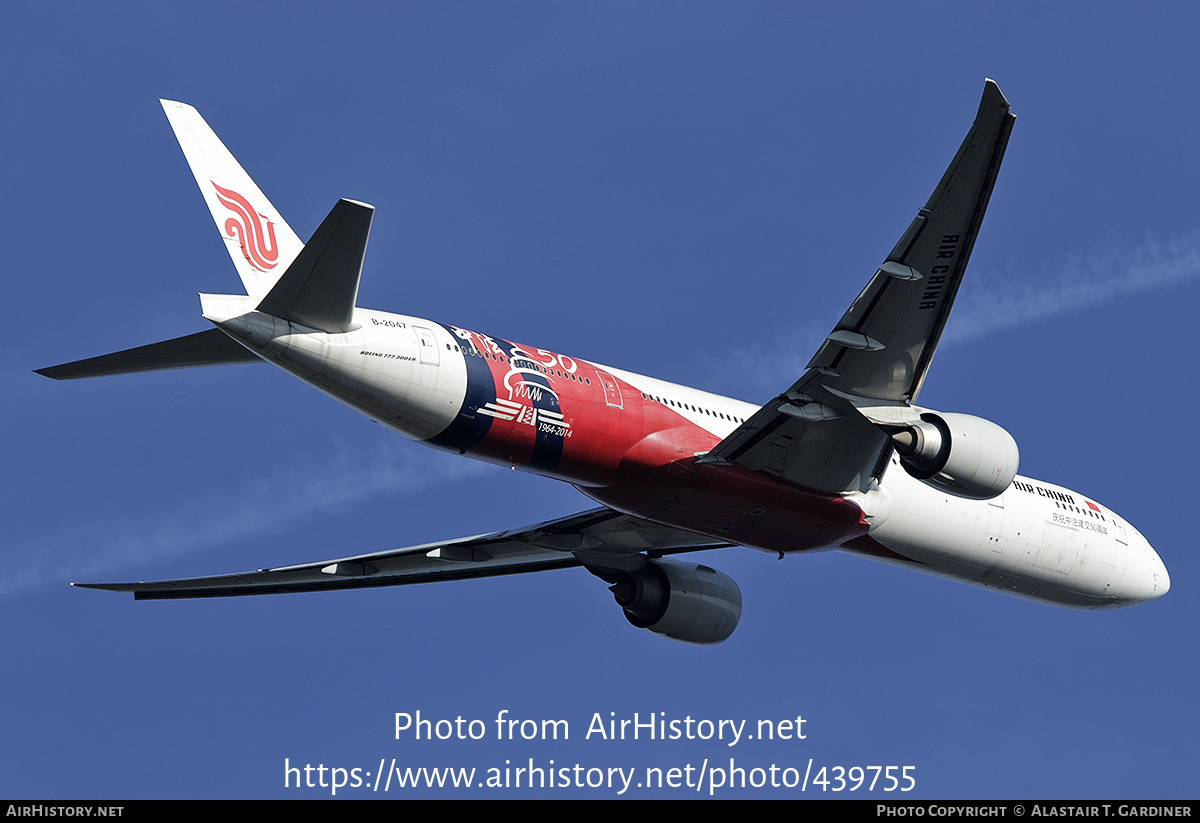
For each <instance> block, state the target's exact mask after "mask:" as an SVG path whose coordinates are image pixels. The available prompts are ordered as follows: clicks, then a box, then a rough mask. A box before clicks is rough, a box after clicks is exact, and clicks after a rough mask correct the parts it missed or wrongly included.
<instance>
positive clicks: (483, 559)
mask: <svg viewBox="0 0 1200 823" xmlns="http://www.w3.org/2000/svg"><path fill="white" fill-rule="evenodd" d="M727 545H729V544H728V543H722V542H719V541H716V540H711V539H708V538H704V537H698V536H697V535H694V534H689V533H687V532H683V531H680V530H678V529H672V528H669V527H666V526H660V525H658V524H656V523H650V522H649V521H646V520H641V519H639V518H636V517H630V516H629V515H625V514H621V513H620V512H616V511H613V510H612V509H607V508H598V509H591V510H589V511H586V512H582V513H580V514H575V515H571V516H569V517H563V518H559V519H557V520H550V521H547V522H545V523H539V524H538V525H536V526H530V527H528V528H525V529H514V530H512V531H507V532H495V533H493V534H485V535H479V536H476V537H464V538H460V539H458V540H448V541H442V542H438V543H427V544H425V545H422V546H410V547H408V548H403V549H395V550H392V551H383V552H376V553H374V554H362V555H356V556H354V557H343V558H340V559H335V560H324V561H321V562H319V563H307V564H304V565H300V566H285V567H280V568H275V569H259V570H257V571H250V572H244V573H242V574H225V575H219V576H215V577H192V578H186V579H181V580H161V581H157V582H153V583H76V584H73V585H76V586H81V587H83V588H89V589H105V590H108V591H117V592H132V593H133V596H134V598H135V599H137V600H163V599H174V598H190V597H232V596H237V595H253V594H283V593H288V592H313V591H332V590H337V589H361V588H374V587H378V586H404V585H408V584H411V583H431V582H435V581H440V580H468V579H471V578H476V577H495V576H498V575H507V574H525V573H528V572H537V571H548V570H552V569H566V568H570V567H572V566H586V567H587V568H589V569H595V570H601V569H626V568H628V567H629V565H630V563H631V561H632V560H633V559H634V558H638V561H637V562H641V561H642V560H644V558H645V556H646V555H649V556H659V555H667V554H678V553H681V552H687V551H698V550H702V549H713V548H721V547H723V546H727ZM643 552H645V553H646V555H643V554H642V553H643Z"/></svg>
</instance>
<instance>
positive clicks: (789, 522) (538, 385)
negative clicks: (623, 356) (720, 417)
mask: <svg viewBox="0 0 1200 823" xmlns="http://www.w3.org/2000/svg"><path fill="white" fill-rule="evenodd" d="M456 332H457V333H458V335H459V337H460V339H463V340H464V341H469V344H474V345H475V347H476V352H475V353H469V354H466V356H468V357H476V356H482V357H484V358H485V359H486V360H487V363H488V366H489V370H490V372H491V375H492V380H493V382H494V384H495V389H496V398H497V400H496V403H495V405H494V407H492V408H488V409H486V410H485V413H487V414H488V416H491V417H493V420H492V423H491V427H490V428H489V430H488V433H487V435H486V436H485V437H484V438H483V440H482V441H481V442H480V443H479V444H478V445H477V446H476V447H474V448H472V449H471V450H470V452H469V453H470V454H471V455H472V456H473V457H476V458H479V459H484V460H488V461H491V462H498V463H503V464H506V465H511V466H514V467H516V468H522V469H528V470H530V471H534V472H537V473H539V474H544V475H546V476H548V477H553V478H556V479H559V480H566V481H567V482H570V483H572V484H574V485H575V486H576V487H578V488H579V489H580V491H582V492H583V493H584V494H586V495H588V496H589V497H591V498H593V499H594V500H596V501H598V502H600V503H603V504H605V505H607V506H611V507H612V508H615V509H618V510H619V511H623V512H625V513H627V514H631V515H634V516H636V517H642V518H645V519H647V520H652V521H654V522H657V523H662V524H664V525H668V526H673V527H675V528H680V529H685V530H687V531H690V532H694V533H696V534H703V535H706V536H710V537H715V538H717V539H721V540H724V541H727V542H730V543H737V544H740V545H743V546H749V547H751V548H757V549H762V550H764V551H770V552H794V551H811V550H816V549H827V548H836V547H837V546H839V545H841V544H842V543H844V542H846V541H847V540H850V539H852V538H855V537H858V536H861V535H863V534H865V533H866V531H867V527H866V525H865V524H864V523H862V511H861V510H860V509H859V508H858V506H856V505H854V504H853V503H851V502H849V501H847V500H845V499H843V498H840V497H836V496H830V495H827V494H819V493H814V492H809V491H806V490H803V489H800V488H797V487H795V486H792V485H790V484H787V483H784V482H781V481H780V480H778V479H777V478H775V477H773V476H770V475H766V474H763V473H760V472H753V471H750V470H748V469H745V468H743V467H740V466H713V465H704V464H700V463H699V462H698V459H697V455H703V454H705V453H707V452H708V451H709V450H710V449H712V448H713V447H714V446H716V445H717V443H719V442H720V440H721V438H720V437H719V436H717V435H715V434H713V433H712V432H710V431H708V430H707V429H705V428H703V427H702V426H699V425H697V424H696V423H694V422H692V421H691V420H689V419H688V418H686V417H684V416H683V415H682V414H680V413H679V412H678V411H676V410H674V409H672V408H670V407H668V406H666V405H664V404H662V403H660V402H658V401H656V400H653V399H651V398H649V397H647V396H645V395H643V394H642V392H641V391H640V390H639V389H637V388H635V387H634V386H632V385H630V384H629V383H627V382H625V381H624V380H621V379H620V378H618V377H616V376H614V375H612V374H611V373H610V372H608V371H607V370H605V369H602V368H600V367H598V366H596V365H595V364H593V363H588V362H586V361H582V360H577V359H574V358H569V357H565V356H563V355H559V354H556V353H554V352H549V351H546V350H544V349H533V348H529V347H525V346H513V348H512V351H504V350H503V349H502V347H501V345H500V344H498V343H497V342H496V341H495V340H493V339H492V338H487V337H483V336H482V335H478V334H475V333H473V332H466V331H465V330H456ZM514 356H515V357H516V358H517V359H518V360H524V359H527V361H528V362H529V363H532V364H534V371H535V373H536V374H537V377H536V378H535V379H533V380H528V381H527V380H524V379H523V378H522V376H521V375H520V374H519V373H517V372H519V370H518V369H515V368H514ZM572 375H573V376H572ZM604 382H608V383H609V386H608V387H607V388H606V387H605V385H604ZM613 384H615V387H616V390H617V394H614V393H613ZM539 390H540V391H549V392H552V393H553V395H554V397H555V398H556V403H552V404H547V403H540V404H539V403H538V402H537V397H536V396H535V395H536V393H537V391H539ZM539 406H540V407H539ZM548 406H549V407H551V408H552V409H553V408H554V407H556V408H557V411H556V412H555V411H551V412H550V413H549V414H547V413H546V411H545V410H546V408H547V407H548ZM476 413H479V412H476ZM557 414H561V423H560V422H558V418H557ZM539 431H541V432H542V434H543V435H547V434H550V435H554V436H560V437H561V438H562V451H561V457H560V458H559V460H558V464H557V465H556V466H554V467H546V466H536V465H531V462H530V458H531V455H532V454H533V452H534V440H535V437H536V436H537V434H538V432H539Z"/></svg>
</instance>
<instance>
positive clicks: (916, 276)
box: [705, 80, 1016, 493]
mask: <svg viewBox="0 0 1200 823" xmlns="http://www.w3.org/2000/svg"><path fill="white" fill-rule="evenodd" d="M1015 119H1016V118H1015V117H1014V116H1013V115H1012V114H1011V113H1010V111H1009V105H1008V101H1007V100H1005V99H1004V95H1003V94H1001V92H1000V89H999V87H998V86H997V85H996V84H995V83H994V82H992V81H991V80H988V81H987V82H986V83H985V85H984V90H983V98H982V100H981V101H980V103H979V111H978V113H977V114H976V116H975V122H974V124H973V125H972V126H971V130H970V131H969V132H968V133H967V137H966V139H965V140H963V143H962V145H961V146H960V147H959V149H958V153H957V154H955V156H954V159H953V160H952V161H951V163H950V166H949V167H948V168H947V169H946V173H945V174H944V175H943V176H942V179H941V182H939V183H938V186H937V188H936V189H934V191H933V194H932V195H931V196H930V198H929V201H928V202H927V203H926V204H925V206H924V208H922V209H920V210H919V211H918V212H917V216H916V218H915V219H914V220H913V221H912V223H911V224H910V225H909V227H908V229H907V230H906V231H905V232H904V234H903V236H902V237H901V238H900V241H899V242H898V243H897V244H896V246H895V248H893V249H892V252H891V254H889V255H888V256H887V259H886V260H885V261H884V262H883V264H882V265H881V266H880V267H879V270H878V271H876V273H875V275H874V276H873V277H872V278H871V280H870V282H868V283H867V286H866V288H864V289H863V290H862V293H861V294H859V296H858V298H857V299H856V300H855V301H854V302H853V303H852V304H851V305H850V308H849V309H847V310H846V313H845V314H844V315H843V316H842V319H841V320H840V321H838V323H837V325H836V326H835V327H834V330H833V331H832V332H831V333H830V334H829V336H828V337H827V338H826V340H825V342H824V343H822V344H821V347H820V348H819V349H818V350H817V353H816V354H815V355H814V356H813V358H812V360H811V361H810V362H809V364H808V371H807V372H806V373H805V374H804V375H803V376H802V377H801V378H800V379H799V380H798V381H797V382H796V383H795V384H794V385H793V386H792V387H791V388H790V389H788V390H787V391H786V392H785V393H784V394H782V395H780V396H778V397H776V398H775V399H774V400H772V401H771V402H769V403H767V404H766V405H765V406H763V407H762V409H760V410H759V411H758V412H757V413H756V414H755V415H754V416H753V417H751V418H750V419H749V420H748V421H747V422H746V423H745V424H743V425H742V426H741V427H740V428H738V429H737V430H736V431H734V432H733V433H732V434H731V435H729V437H727V438H726V439H725V440H723V441H722V442H721V443H720V444H719V445H718V446H717V447H716V448H714V449H713V450H712V451H711V452H709V454H708V456H707V457H706V458H705V459H706V460H708V461H710V462H716V463H737V464H740V465H743V466H746V467H747V468H750V469H752V470H754V471H763V472H767V473H769V474H773V475H776V476H778V477H781V478H783V479H785V480H788V481H790V482H793V483H796V484H798V485H800V486H804V487H806V488H811V489H816V490H819V491H825V492H832V493H837V492H842V491H847V490H855V489H864V488H866V487H867V486H868V485H869V483H870V482H871V479H872V477H874V476H876V475H877V473H878V472H879V471H880V470H881V468H882V464H883V462H884V461H885V460H886V459H887V455H888V454H889V452H890V448H891V445H890V440H889V438H888V436H887V435H886V434H884V433H883V431H882V430H880V429H879V428H878V427H876V426H875V425H873V424H872V423H870V422H869V421H867V420H866V419H865V418H863V417H862V415H860V414H859V413H858V412H857V410H856V409H857V407H858V406H859V405H864V404H865V405H887V404H895V405H902V404H908V403H911V402H913V401H915V400H916V397H917V394H918V393H919V392H920V390H921V384H922V383H923V382H924V380H925V375H926V374H927V372H928V370H929V364H930V361H932V359H933V354H934V351H935V350H936V349H937V344H938V340H939V339H940V338H941V335H942V331H943V329H944V328H945V325H946V320H947V318H948V317H949V314H950V309H951V308H952V307H953V305H954V298H955V296H956V295H957V294H958V288H959V285H960V283H961V282H962V276H963V273H964V271H965V270H966V267H967V262H968V260H969V259H970V256H971V250H972V248H973V247H974V245H975V238H976V237H977V235H978V233H979V227H980V224H981V223H982V222H983V215H984V212H985V211H986V210H987V205H988V200H989V199H990V198H991V194H992V188H993V187H994V185H995V183H996V176H997V174H998V172H999V170H1000V163H1001V161H1002V160H1003V158H1004V150H1005V147H1006V146H1007V145H1008V138H1009V135H1010V134H1011V132H1012V126H1013V121H1014V120H1015Z"/></svg>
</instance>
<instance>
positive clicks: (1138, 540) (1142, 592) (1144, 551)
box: [1127, 528, 1171, 604]
mask: <svg viewBox="0 0 1200 823" xmlns="http://www.w3.org/2000/svg"><path fill="white" fill-rule="evenodd" d="M1130 530H1131V531H1132V532H1133V534H1132V535H1131V539H1130V541H1129V548H1130V549H1131V550H1133V552H1134V553H1135V554H1136V559H1135V561H1134V562H1133V563H1130V571H1131V572H1134V571H1135V570H1136V573H1134V574H1131V575H1130V577H1131V579H1130V580H1129V585H1128V589H1127V597H1128V599H1129V602H1130V603H1131V604H1133V603H1146V602H1148V601H1150V600H1154V599H1156V598H1159V597H1162V596H1163V595H1164V594H1166V593H1167V592H1168V591H1170V589H1171V575H1169V574H1167V567H1166V566H1165V565H1163V562H1162V558H1161V557H1159V556H1158V552H1156V551H1154V547H1153V546H1151V545H1150V542H1149V541H1148V540H1146V538H1144V537H1142V535H1141V533H1140V532H1138V531H1136V530H1134V529H1132V528H1131V529H1130Z"/></svg>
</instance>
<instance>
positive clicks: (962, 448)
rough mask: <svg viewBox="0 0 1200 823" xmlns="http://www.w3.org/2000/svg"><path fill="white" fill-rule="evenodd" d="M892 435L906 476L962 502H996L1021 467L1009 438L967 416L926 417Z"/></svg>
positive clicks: (993, 426)
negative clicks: (968, 498)
mask: <svg viewBox="0 0 1200 823" xmlns="http://www.w3.org/2000/svg"><path fill="white" fill-rule="evenodd" d="M890 433H891V435H892V442H893V443H894V444H895V446H896V451H897V452H898V453H899V454H900V463H901V464H902V465H903V466H904V469H905V471H907V472H908V473H909V474H911V475H912V476H913V477H915V478H917V479H918V480H922V481H924V482H925V483H928V484H929V485H930V486H934V487H935V488H939V489H941V490H943V491H947V492H950V493H951V494H956V495H958V496H960V497H970V498H973V499H975V500H989V499H991V498H993V497H996V496H997V495H999V494H1000V493H1002V492H1003V491H1004V490H1005V489H1007V488H1008V486H1009V484H1010V483H1012V480H1013V477H1014V476H1015V475H1016V473H1017V464H1018V463H1019V462H1020V452H1019V450H1018V449H1017V441H1016V440H1014V439H1013V436H1012V435H1011V434H1009V433H1008V432H1006V431H1005V430H1004V429H1002V428H1000V427H999V426H997V425H996V424H995V423H993V422H991V421H990V420H984V419H983V418H982V417H973V416H972V415H969V414H946V413H942V412H923V413H922V414H921V417H920V419H919V420H916V421H912V422H910V423H907V424H905V425H904V426H902V427H898V428H892V430H891V432H890Z"/></svg>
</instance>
